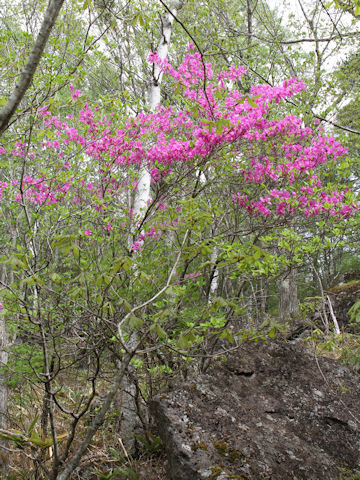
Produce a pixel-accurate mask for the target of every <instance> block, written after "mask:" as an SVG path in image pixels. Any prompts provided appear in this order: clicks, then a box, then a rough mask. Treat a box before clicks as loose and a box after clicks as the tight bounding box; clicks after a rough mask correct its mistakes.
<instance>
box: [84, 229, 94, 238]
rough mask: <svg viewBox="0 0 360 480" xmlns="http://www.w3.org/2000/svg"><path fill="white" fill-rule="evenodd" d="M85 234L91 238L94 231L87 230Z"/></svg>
mask: <svg viewBox="0 0 360 480" xmlns="http://www.w3.org/2000/svg"><path fill="white" fill-rule="evenodd" d="M84 234H85V235H86V236H88V237H90V235H92V234H93V232H92V230H85V231H84Z"/></svg>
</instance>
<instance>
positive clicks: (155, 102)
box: [133, 0, 184, 218]
mask: <svg viewBox="0 0 360 480" xmlns="http://www.w3.org/2000/svg"><path fill="white" fill-rule="evenodd" d="M183 4H184V0H173V1H172V2H169V4H168V5H169V9H170V10H171V11H172V12H173V13H174V15H176V13H177V10H179V9H181V8H182V6H183ZM173 23H174V17H173V16H172V15H171V14H170V13H169V12H166V13H165V14H164V15H163V17H162V19H161V39H160V43H159V46H158V49H157V53H158V55H159V57H160V58H161V59H162V60H165V58H167V56H168V52H169V45H170V38H171V32H172V26H173ZM162 77H163V72H162V71H161V70H160V68H159V66H158V65H156V64H155V65H154V70H153V78H152V82H151V87H150V95H149V107H150V110H151V111H152V112H154V111H155V110H156V108H157V107H158V106H159V105H160V103H161V82H162ZM150 182H151V176H150V172H149V169H148V166H147V165H146V164H143V165H142V167H141V172H140V179H139V182H138V187H137V191H136V195H135V200H134V209H133V210H134V211H133V213H134V218H139V216H140V215H141V212H142V211H144V210H145V209H146V207H147V204H148V201H149V200H150Z"/></svg>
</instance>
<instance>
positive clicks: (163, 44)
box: [121, 0, 184, 455]
mask: <svg viewBox="0 0 360 480" xmlns="http://www.w3.org/2000/svg"><path fill="white" fill-rule="evenodd" d="M183 3H184V0H181V1H180V0H173V1H172V2H169V4H168V5H169V8H170V10H171V11H172V12H173V13H174V15H176V12H177V10H178V9H180V8H182V6H183ZM173 23H174V17H173V16H172V15H171V14H170V13H169V12H166V13H165V14H164V15H163V17H162V19H161V39H160V43H159V46H158V49H157V53H158V55H159V57H160V58H161V59H162V60H164V59H165V58H167V55H168V51H169V44H170V37H171V31H172V26H173ZM162 76H163V72H161V70H160V68H159V66H158V65H154V70H153V78H152V82H151V88H150V95H149V107H150V110H151V111H152V112H154V111H155V110H156V108H157V107H158V106H159V105H160V102H161V91H160V87H161V81H162ZM150 184H151V175H150V171H149V168H148V165H146V163H145V162H144V163H143V165H142V167H141V171H140V178H139V181H138V186H137V190H136V194H135V199H134V206H133V218H134V221H135V222H136V223H137V222H139V221H141V219H142V216H143V215H144V213H145V212H146V209H147V207H148V202H149V200H150ZM135 225H136V224H135ZM135 225H134V227H135ZM133 230H135V228H133ZM129 243H131V239H130V242H129ZM128 343H129V347H130V348H132V347H134V346H135V345H136V344H137V335H136V332H133V333H132V334H131V337H130V339H129V342H128ZM132 373H133V374H135V372H132ZM122 392H123V393H122V400H121V410H122V415H121V436H122V442H123V445H124V448H125V449H126V451H127V453H128V454H129V455H133V454H134V453H135V451H136V442H135V437H134V433H136V429H137V427H138V426H139V418H138V415H137V407H136V399H135V395H136V386H135V384H134V382H133V381H132V380H131V375H125V376H124V378H123V382H122Z"/></svg>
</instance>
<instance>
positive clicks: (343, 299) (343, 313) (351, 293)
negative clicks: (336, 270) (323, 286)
mask: <svg viewBox="0 0 360 480" xmlns="http://www.w3.org/2000/svg"><path fill="white" fill-rule="evenodd" d="M350 278H352V277H350ZM346 279H348V277H347V278H346ZM326 293H327V294H329V296H330V298H331V303H332V305H333V309H334V312H335V316H336V319H337V321H338V322H339V325H340V327H342V328H344V329H345V330H346V331H348V332H351V333H359V332H360V328H359V327H360V325H359V324H357V325H355V324H352V325H351V324H350V317H349V313H348V312H349V310H350V308H351V307H352V306H353V305H354V303H356V302H357V301H358V300H360V280H359V279H357V280H354V279H351V280H350V281H348V282H346V283H344V284H342V285H337V286H334V287H330V288H328V289H327V291H326Z"/></svg>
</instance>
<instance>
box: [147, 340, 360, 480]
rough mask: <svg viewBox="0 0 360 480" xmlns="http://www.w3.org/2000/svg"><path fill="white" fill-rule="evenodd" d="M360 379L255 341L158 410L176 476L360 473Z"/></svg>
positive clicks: (278, 478) (163, 398)
mask: <svg viewBox="0 0 360 480" xmlns="http://www.w3.org/2000/svg"><path fill="white" fill-rule="evenodd" d="M359 380H360V378H359V375H357V374H356V373H353V372H350V371H349V370H348V369H346V368H345V367H344V366H342V365H341V364H339V363H338V362H336V361H334V360H329V359H325V358H316V357H315V356H314V355H313V354H311V353H310V352H309V351H307V350H306V349H305V347H304V346H302V345H301V344H287V343H276V342H274V343H268V344H265V343H247V344H243V345H242V346H241V347H240V348H239V349H238V350H237V351H236V353H234V354H231V356H229V357H228V359H227V360H226V361H224V362H221V361H220V360H219V361H218V362H217V364H216V365H214V366H212V367H210V368H209V370H208V371H207V373H206V374H202V375H198V376H196V377H193V378H192V379H190V380H189V381H188V382H186V383H184V384H179V385H178V386H177V387H175V388H174V390H173V391H171V392H168V393H165V394H163V395H159V396H157V397H156V398H155V399H154V400H153V401H152V402H151V404H150V411H151V413H152V415H153V417H154V419H155V422H156V424H157V428H158V431H159V434H160V436H161V438H162V440H163V442H164V445H165V450H166V453H167V458H168V472H167V478H168V479H169V480H205V479H209V480H210V479H211V480H215V479H216V480H230V479H247V480H259V479H269V480H270V479H271V480H287V479H293V480H304V479H309V480H310V479H311V480H315V479H316V480H322V479H323V480H332V479H334V480H335V479H338V478H340V477H341V474H340V470H339V469H340V468H343V469H346V470H347V471H350V472H356V471H357V470H360V424H359V420H360V402H359V398H360V386H359Z"/></svg>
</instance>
